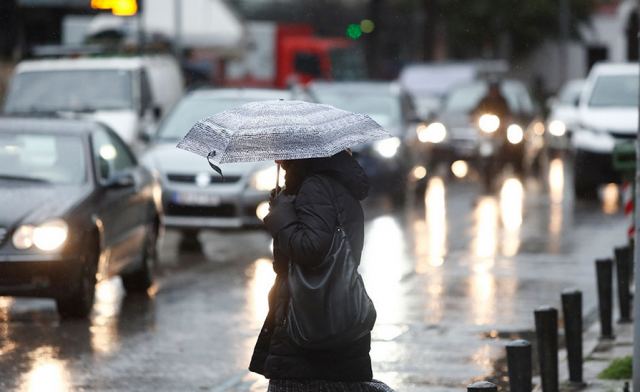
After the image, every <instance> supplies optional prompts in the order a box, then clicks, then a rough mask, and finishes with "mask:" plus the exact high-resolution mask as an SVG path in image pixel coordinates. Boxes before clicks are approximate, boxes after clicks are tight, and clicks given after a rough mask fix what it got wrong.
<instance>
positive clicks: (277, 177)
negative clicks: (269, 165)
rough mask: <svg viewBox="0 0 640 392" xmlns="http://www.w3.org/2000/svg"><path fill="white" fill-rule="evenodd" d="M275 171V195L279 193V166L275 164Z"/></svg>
mask: <svg viewBox="0 0 640 392" xmlns="http://www.w3.org/2000/svg"><path fill="white" fill-rule="evenodd" d="M277 168H278V169H277V170H276V195H277V194H278V193H280V164H279V163H278V164H277Z"/></svg>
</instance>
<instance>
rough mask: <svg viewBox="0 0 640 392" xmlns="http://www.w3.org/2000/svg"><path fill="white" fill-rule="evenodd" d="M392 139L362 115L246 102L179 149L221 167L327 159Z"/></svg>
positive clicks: (202, 125)
mask: <svg viewBox="0 0 640 392" xmlns="http://www.w3.org/2000/svg"><path fill="white" fill-rule="evenodd" d="M389 137H391V135H390V134H389V133H388V132H387V131H385V130H384V129H383V128H382V127H381V126H380V125H379V124H378V123H376V122H375V121H373V120H372V119H371V118H370V117H369V116H367V115H365V114H358V113H351V112H347V111H344V110H340V109H337V108H334V107H333V106H329V105H322V104H316V103H309V102H303V101H284V100H277V101H259V102H250V103H247V104H244V105H242V106H238V107H236V108H234V109H230V110H226V111H224V112H221V113H218V114H216V115H213V116H211V117H208V118H205V119H203V120H200V121H198V122H197V123H196V124H195V125H194V126H193V127H192V128H191V130H190V131H189V132H188V133H187V135H186V136H185V137H184V139H183V140H182V141H181V142H180V143H178V148H181V149H184V150H187V151H191V152H193V153H195V154H198V155H201V156H203V157H205V158H207V160H208V161H209V164H210V165H211V167H212V168H213V169H214V170H215V171H217V172H218V173H220V174H221V175H222V171H221V170H220V168H219V167H218V166H217V165H218V164H221V163H232V162H259V161H268V160H291V159H306V158H324V157H329V156H332V155H334V154H337V153H338V152H340V151H342V150H346V149H348V148H351V147H354V146H356V145H358V144H362V143H367V142H372V141H375V140H381V139H386V138H389Z"/></svg>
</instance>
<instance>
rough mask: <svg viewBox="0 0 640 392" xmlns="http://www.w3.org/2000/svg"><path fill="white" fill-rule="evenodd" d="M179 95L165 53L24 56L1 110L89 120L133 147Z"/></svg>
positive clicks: (178, 80)
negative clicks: (131, 55)
mask: <svg viewBox="0 0 640 392" xmlns="http://www.w3.org/2000/svg"><path fill="white" fill-rule="evenodd" d="M183 94H184V81H183V78H182V74H181V71H180V67H179V66H178V64H177V62H176V61H175V60H174V59H173V58H171V57H169V56H143V57H95V58H84V57H80V58H56V59H36V60H26V61H23V62H21V63H20V64H18V66H17V67H16V70H15V73H14V75H13V77H12V79H11V82H10V85H9V92H8V95H7V99H6V101H5V106H4V112H5V113H7V114H12V115H32V116H41V115H54V116H58V117H60V116H62V117H65V116H68V117H80V118H86V119H90V120H95V121H98V122H102V123H104V124H106V125H107V126H109V127H110V128H112V129H113V130H115V131H116V133H117V134H118V135H119V136H120V137H121V138H122V139H123V140H124V141H125V142H126V143H127V144H129V145H134V144H135V142H136V141H138V139H139V138H140V137H141V136H144V135H145V134H148V133H151V132H152V131H153V130H154V129H155V127H156V126H157V123H158V121H159V119H160V117H162V114H163V113H167V112H168V111H169V110H170V109H171V108H172V107H173V105H174V104H175V103H176V102H178V100H179V99H180V98H181V97H182V95H183Z"/></svg>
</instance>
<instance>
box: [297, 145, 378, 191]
mask: <svg viewBox="0 0 640 392" xmlns="http://www.w3.org/2000/svg"><path fill="white" fill-rule="evenodd" d="M309 161H310V162H309V167H308V170H309V174H324V175H326V176H329V177H332V178H333V179H335V180H336V181H338V182H339V183H341V184H342V185H343V186H344V187H345V188H347V190H348V191H349V193H351V195H353V197H355V198H356V199H358V200H364V199H366V198H367V196H368V194H369V179H368V178H367V175H366V174H365V172H364V170H363V169H362V167H361V166H360V164H359V163H358V162H357V161H356V160H355V158H353V157H352V156H351V155H349V154H348V153H347V152H344V151H343V152H339V153H338V154H336V155H334V156H332V157H329V158H317V159H310V160H309Z"/></svg>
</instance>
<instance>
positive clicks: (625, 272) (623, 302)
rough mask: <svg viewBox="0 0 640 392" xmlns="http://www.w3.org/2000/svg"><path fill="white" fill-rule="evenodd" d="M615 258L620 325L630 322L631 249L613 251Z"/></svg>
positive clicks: (627, 247)
mask: <svg viewBox="0 0 640 392" xmlns="http://www.w3.org/2000/svg"><path fill="white" fill-rule="evenodd" d="M614 254H615V256H616V257H615V258H616V277H617V283H618V305H619V307H620V319H619V320H618V322H620V323H629V322H631V290H630V286H629V283H630V279H631V262H630V261H629V259H630V258H631V248H630V247H629V246H622V247H619V248H615V249H614Z"/></svg>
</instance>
